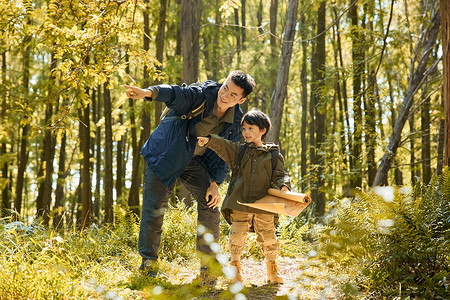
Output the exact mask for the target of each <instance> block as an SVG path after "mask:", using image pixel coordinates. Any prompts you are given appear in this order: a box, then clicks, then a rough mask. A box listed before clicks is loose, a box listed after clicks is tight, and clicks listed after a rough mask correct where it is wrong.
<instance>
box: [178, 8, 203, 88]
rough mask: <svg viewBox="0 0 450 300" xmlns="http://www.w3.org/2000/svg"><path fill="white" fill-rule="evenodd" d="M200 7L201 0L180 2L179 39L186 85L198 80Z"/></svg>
mask: <svg viewBox="0 0 450 300" xmlns="http://www.w3.org/2000/svg"><path fill="white" fill-rule="evenodd" d="M201 6H202V1H201V0H195V1H192V0H183V1H182V12H181V37H182V44H183V47H182V48H183V81H184V82H186V83H187V84H190V83H193V82H196V81H197V80H198V79H197V78H198V54H199V48H200V47H199V38H200V19H201Z"/></svg>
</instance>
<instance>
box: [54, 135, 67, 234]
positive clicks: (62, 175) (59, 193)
mask: <svg viewBox="0 0 450 300" xmlns="http://www.w3.org/2000/svg"><path fill="white" fill-rule="evenodd" d="M66 144H67V134H66V132H63V134H62V136H61V143H60V148H59V161H58V179H57V180H56V189H55V205H54V206H53V210H54V211H55V216H54V218H53V228H55V229H56V230H59V229H61V228H63V225H64V219H63V216H64V205H63V199H64V185H65V181H66V177H67V174H66V156H67V153H66Z"/></svg>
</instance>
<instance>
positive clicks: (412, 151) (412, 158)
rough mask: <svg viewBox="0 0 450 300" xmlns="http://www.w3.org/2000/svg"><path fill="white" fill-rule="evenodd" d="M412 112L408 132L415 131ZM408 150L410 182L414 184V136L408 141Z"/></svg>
mask: <svg viewBox="0 0 450 300" xmlns="http://www.w3.org/2000/svg"><path fill="white" fill-rule="evenodd" d="M414 119H415V118H414V114H411V116H410V117H409V120H408V122H409V132H415V129H414ZM394 127H395V123H394ZM409 149H410V150H409V151H410V155H409V156H410V158H409V160H410V164H411V184H412V185H413V186H415V185H416V177H417V174H416V169H417V168H416V146H415V140H414V138H411V139H410V141H409Z"/></svg>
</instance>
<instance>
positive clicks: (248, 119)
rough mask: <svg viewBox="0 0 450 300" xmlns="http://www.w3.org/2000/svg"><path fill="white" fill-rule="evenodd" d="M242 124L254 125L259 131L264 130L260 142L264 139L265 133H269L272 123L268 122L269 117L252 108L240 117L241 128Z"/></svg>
mask: <svg viewBox="0 0 450 300" xmlns="http://www.w3.org/2000/svg"><path fill="white" fill-rule="evenodd" d="M244 122H245V123H247V124H248V125H255V126H257V127H258V128H259V129H264V128H265V129H266V132H265V133H264V134H263V136H262V137H261V139H262V140H264V139H265V138H266V135H267V133H268V132H269V130H270V128H272V122H270V118H269V116H268V115H266V114H265V113H263V112H262V111H260V110H258V109H256V108H252V109H251V110H249V111H248V112H247V113H246V114H245V115H244V116H243V117H242V120H241V126H242V125H243V124H244Z"/></svg>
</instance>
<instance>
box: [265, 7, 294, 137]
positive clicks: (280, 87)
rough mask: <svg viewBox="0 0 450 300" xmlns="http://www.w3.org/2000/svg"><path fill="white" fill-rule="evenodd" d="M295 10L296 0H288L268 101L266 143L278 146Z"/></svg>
mask: <svg viewBox="0 0 450 300" xmlns="http://www.w3.org/2000/svg"><path fill="white" fill-rule="evenodd" d="M297 9H298V0H289V7H288V11H287V14H286V28H285V33H284V39H283V46H282V48H281V57H280V63H279V65H278V74H277V81H276V85H275V90H274V91H273V93H272V97H271V99H270V103H271V107H270V119H271V121H272V129H271V130H270V131H269V134H268V135H267V141H270V142H274V143H276V144H279V142H280V128H281V117H282V115H283V106H284V99H285V98H286V93H287V84H288V80H289V69H290V64H291V56H292V47H293V44H294V43H293V41H294V38H295V26H296V24H297Z"/></svg>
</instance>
